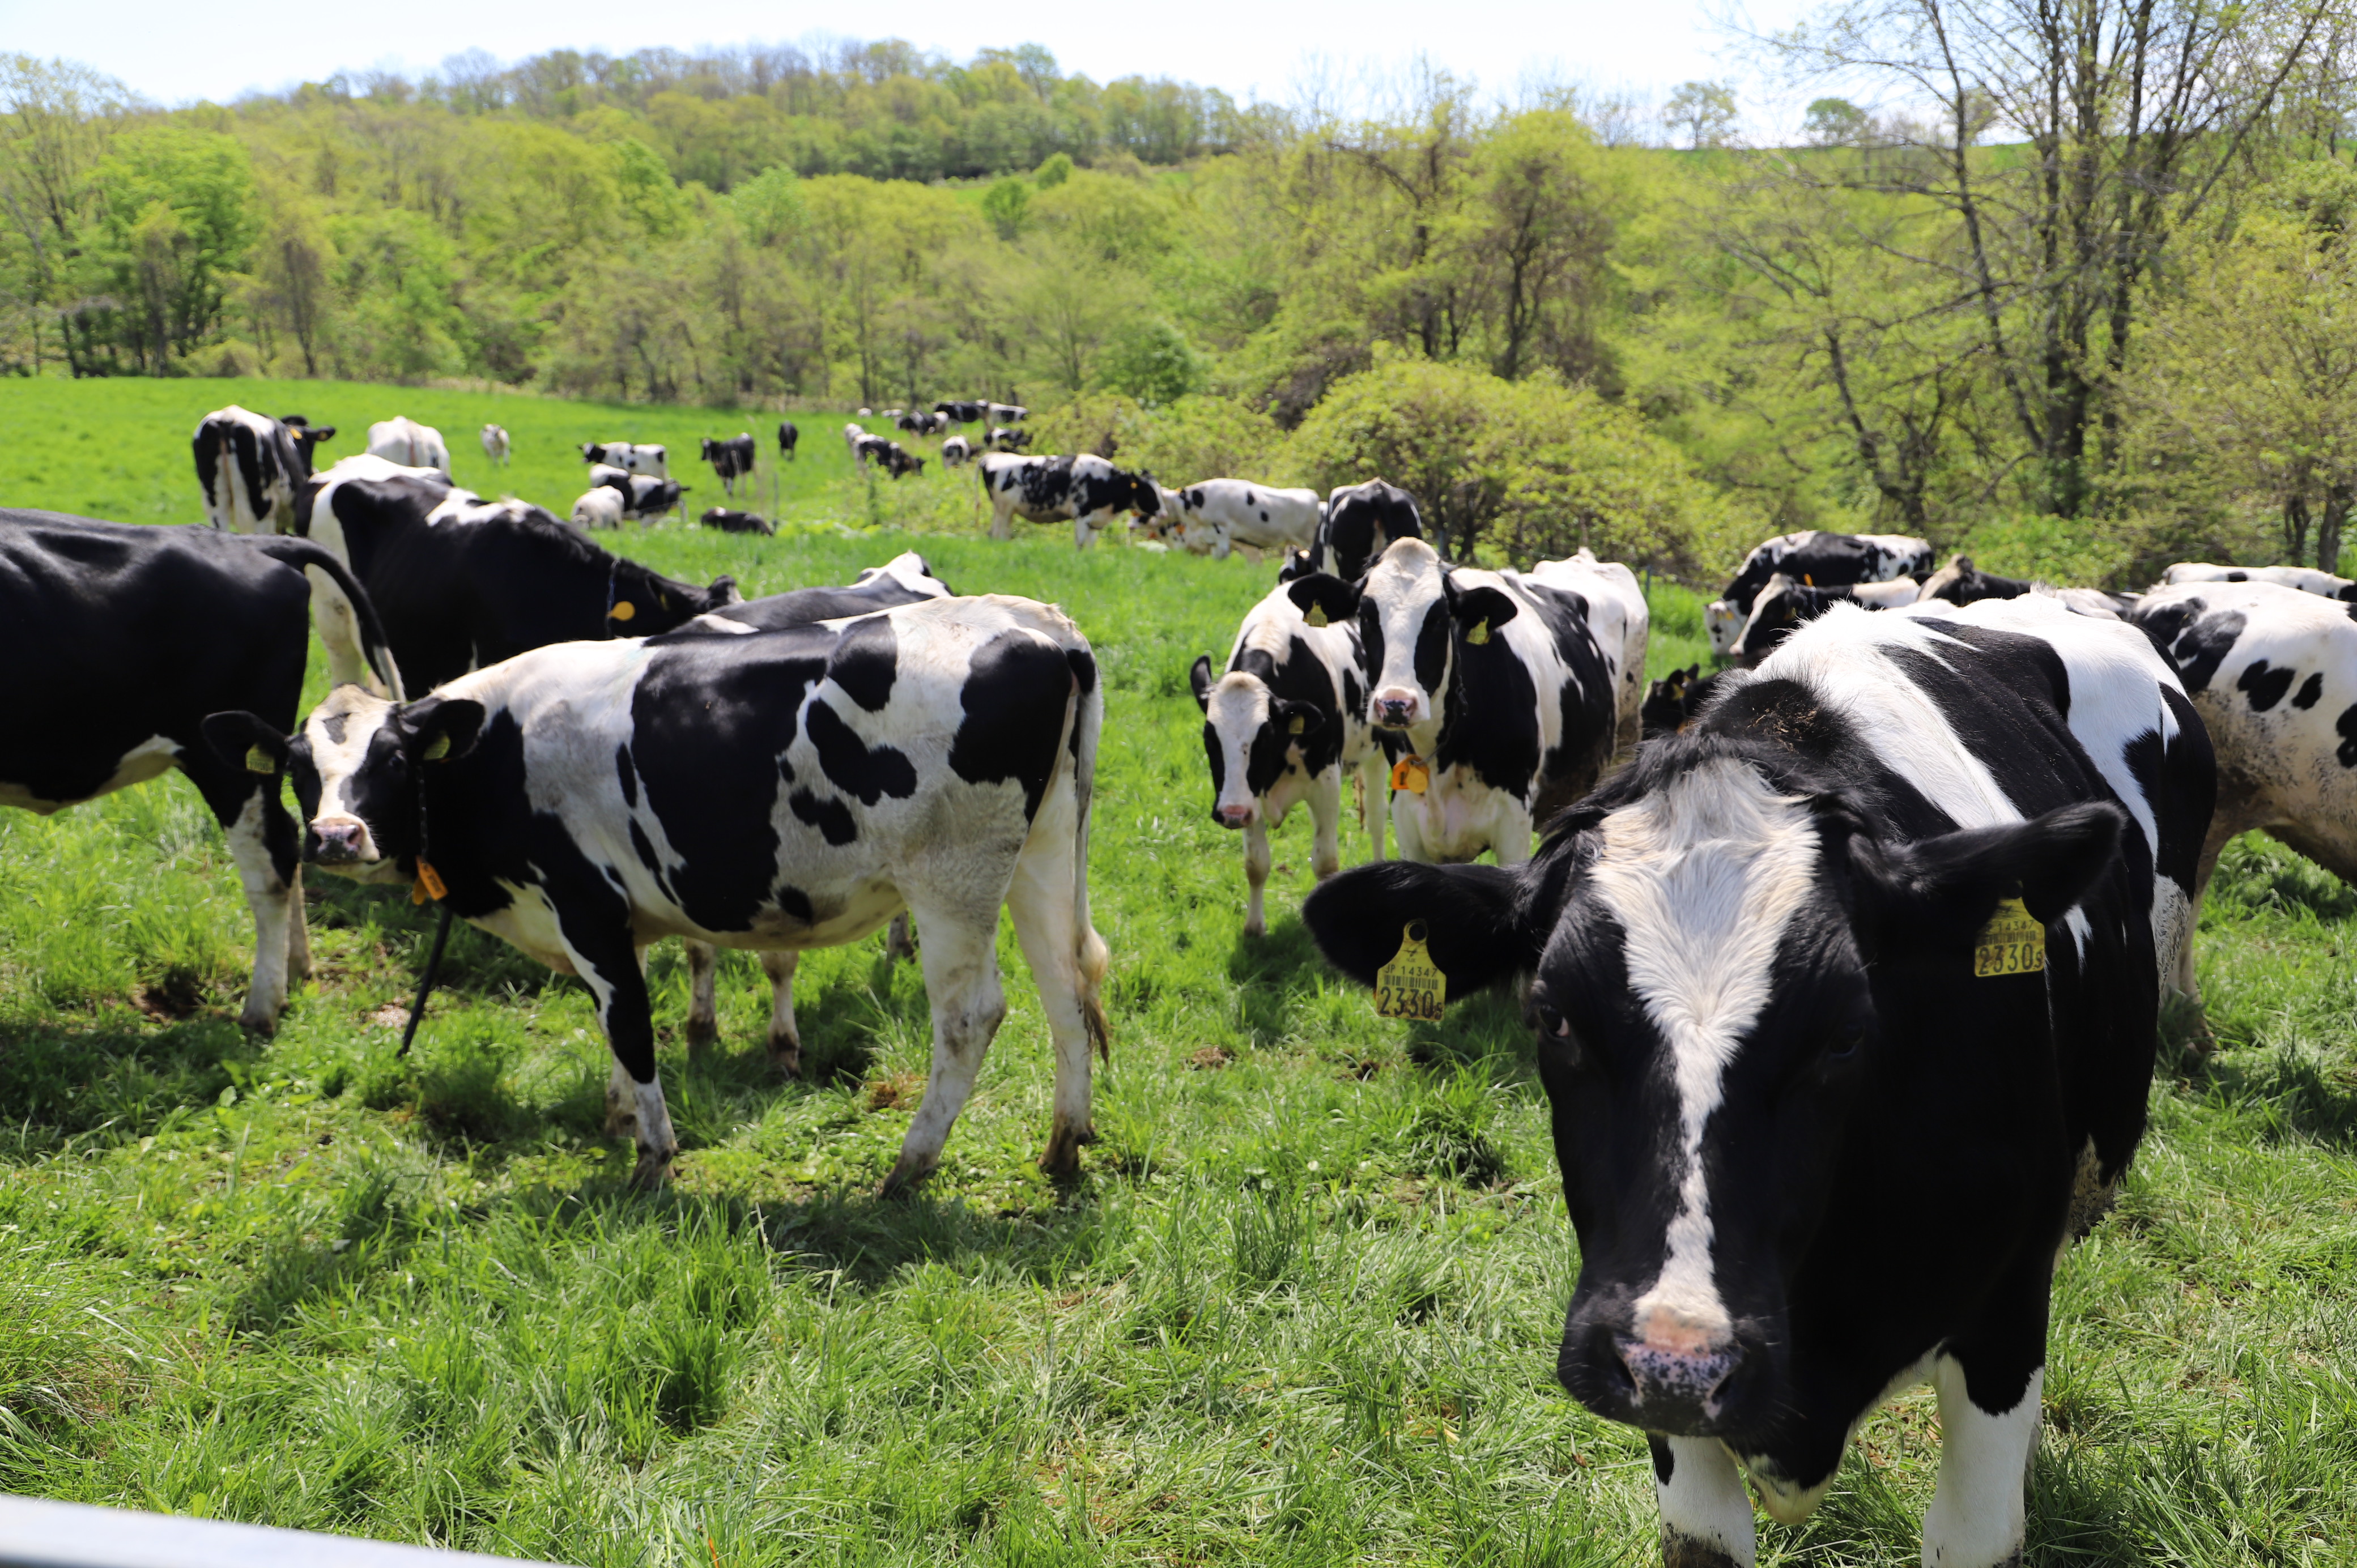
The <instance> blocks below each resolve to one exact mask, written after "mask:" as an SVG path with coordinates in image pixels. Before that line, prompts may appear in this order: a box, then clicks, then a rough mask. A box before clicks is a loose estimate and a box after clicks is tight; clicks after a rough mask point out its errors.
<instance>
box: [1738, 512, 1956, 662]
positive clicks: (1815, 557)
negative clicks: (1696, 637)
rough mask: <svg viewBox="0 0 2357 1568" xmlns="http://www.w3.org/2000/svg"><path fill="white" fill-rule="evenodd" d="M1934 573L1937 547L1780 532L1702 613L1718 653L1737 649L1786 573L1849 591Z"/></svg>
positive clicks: (1875, 537) (1883, 538) (1882, 538)
mask: <svg viewBox="0 0 2357 1568" xmlns="http://www.w3.org/2000/svg"><path fill="white" fill-rule="evenodd" d="M1931 570H1932V542H1931V541H1930V540H1927V539H1910V538H1908V537H1907V536H1906V535H1904V534H1898V533H1826V532H1820V531H1818V530H1816V529H1813V528H1811V529H1803V531H1802V532H1798V533H1780V534H1778V535H1777V536H1776V537H1775V538H1773V539H1770V540H1767V541H1765V542H1762V543H1760V544H1759V545H1756V546H1754V547H1753V549H1752V552H1751V553H1750V554H1749V555H1747V556H1745V557H1744V558H1743V564H1742V566H1741V567H1740V568H1738V570H1737V572H1736V574H1735V580H1734V581H1733V582H1730V583H1729V584H1727V592H1726V593H1724V594H1722V595H1721V596H1719V597H1718V599H1717V602H1716V603H1713V604H1710V605H1706V606H1705V607H1704V608H1703V617H1702V619H1703V628H1704V629H1705V630H1706V632H1708V633H1709V635H1710V650H1711V651H1712V652H1713V653H1726V652H1728V651H1730V650H1732V649H1733V648H1734V646H1735V639H1736V638H1737V637H1738V636H1739V635H1740V634H1741V633H1742V630H1743V623H1744V622H1745V621H1746V620H1748V619H1749V618H1750V615H1751V604H1752V601H1753V600H1754V599H1756V598H1757V597H1759V595H1760V589H1762V588H1764V587H1766V586H1767V585H1768V579H1769V578H1770V577H1772V576H1774V575H1776V574H1777V573H1779V572H1781V573H1782V574H1783V575H1786V576H1788V577H1791V578H1793V579H1795V580H1796V581H1798V582H1799V583H1801V584H1802V585H1803V586H1806V587H1813V588H1846V587H1847V586H1849V585H1851V584H1853V583H1888V582H1889V581H1891V580H1892V579H1894V578H1898V577H1915V576H1921V575H1923V574H1925V573H1928V572H1929V571H1931Z"/></svg>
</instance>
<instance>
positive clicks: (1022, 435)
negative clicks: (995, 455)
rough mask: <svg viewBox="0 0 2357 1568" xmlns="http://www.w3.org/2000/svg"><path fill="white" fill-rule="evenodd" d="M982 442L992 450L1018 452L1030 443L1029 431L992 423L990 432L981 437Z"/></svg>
mask: <svg viewBox="0 0 2357 1568" xmlns="http://www.w3.org/2000/svg"><path fill="white" fill-rule="evenodd" d="M982 444H983V445H984V446H986V447H988V448H989V449H990V450H991V451H993V452H1020V451H1022V450H1023V449H1024V448H1025V447H1027V446H1030V445H1031V433H1030V432H1029V431H1028V430H1013V429H1009V428H1008V427H1007V426H1006V425H1004V424H994V425H992V426H991V427H990V434H989V435H985V437H983V442H982Z"/></svg>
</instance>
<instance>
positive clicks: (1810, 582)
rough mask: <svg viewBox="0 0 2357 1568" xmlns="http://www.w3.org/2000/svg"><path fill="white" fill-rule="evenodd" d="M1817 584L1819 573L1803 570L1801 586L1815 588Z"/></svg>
mask: <svg viewBox="0 0 2357 1568" xmlns="http://www.w3.org/2000/svg"><path fill="white" fill-rule="evenodd" d="M1816 585H1817V575H1816V574H1815V573H1814V572H1803V573H1802V574H1801V586H1803V587H1804V588H1813V587H1815V586H1816Z"/></svg>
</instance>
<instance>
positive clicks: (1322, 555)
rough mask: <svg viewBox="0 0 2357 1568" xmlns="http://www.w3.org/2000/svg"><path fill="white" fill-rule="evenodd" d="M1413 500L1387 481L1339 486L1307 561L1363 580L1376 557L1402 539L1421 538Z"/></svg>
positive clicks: (1421, 526) (1329, 500)
mask: <svg viewBox="0 0 2357 1568" xmlns="http://www.w3.org/2000/svg"><path fill="white" fill-rule="evenodd" d="M1423 537H1424V519H1423V518H1422V517H1420V516H1419V515H1417V512H1416V510H1415V497H1414V496H1412V495H1409V494H1408V493H1407V492H1406V491H1405V490H1404V489H1400V488H1399V487H1398V486H1397V485H1394V484H1392V483H1390V482H1388V481H1387V480H1383V479H1369V480H1368V481H1367V482H1366V483H1364V484H1361V485H1338V486H1336V487H1335V489H1334V492H1333V493H1332V494H1331V495H1329V496H1328V497H1327V498H1326V516H1325V518H1324V519H1323V520H1322V521H1320V522H1319V523H1318V533H1317V536H1316V538H1315V540H1314V541H1313V542H1312V543H1311V544H1310V546H1309V562H1310V564H1311V566H1312V567H1314V568H1315V569H1316V570H1318V571H1320V572H1330V573H1331V574H1333V575H1335V576H1337V577H1340V578H1342V579H1343V580H1345V581H1349V580H1350V579H1351V578H1354V577H1359V576H1362V575H1365V573H1366V570H1367V568H1368V567H1369V566H1370V565H1372V564H1373V563H1374V560H1375V558H1376V557H1377V556H1379V555H1381V554H1382V553H1383V552H1384V551H1385V550H1387V549H1389V548H1390V547H1391V545H1392V543H1393V542H1394V541H1396V540H1401V539H1422V538H1423Z"/></svg>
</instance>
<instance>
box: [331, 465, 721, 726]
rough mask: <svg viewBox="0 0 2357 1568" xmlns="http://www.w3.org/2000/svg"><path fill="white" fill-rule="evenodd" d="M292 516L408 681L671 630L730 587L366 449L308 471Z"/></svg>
mask: <svg viewBox="0 0 2357 1568" xmlns="http://www.w3.org/2000/svg"><path fill="white" fill-rule="evenodd" d="M657 482H667V481H657ZM608 493H611V492H608ZM584 499H587V498H584ZM295 524H296V532H298V533H302V534H306V535H307V536H309V537H310V538H313V539H316V540H317V541H318V542H320V543H322V544H324V545H326V546H327V547H328V549H329V550H331V551H333V552H334V553H335V555H336V558H337V559H338V560H339V561H342V562H344V563H345V564H347V565H349V566H350V567H351V569H352V575H354V576H356V577H358V578H359V579H360V580H361V586H363V587H365V588H366V589H367V590H368V594H369V597H370V598H371V599H372V600H374V601H375V603H376V611H377V615H378V616H379V618H381V619H382V621H383V624H384V631H385V640H386V641H387V642H388V643H390V644H391V645H392V648H393V658H394V659H396V660H399V661H400V664H401V671H402V674H403V676H404V680H405V682H406V683H407V685H408V687H409V689H410V690H412V691H416V692H424V691H430V690H432V689H433V688H434V687H436V686H438V685H440V684H442V682H445V681H449V680H454V679H456V678H457V677H458V676H460V675H463V674H465V673H466V672H467V671H469V670H479V669H480V668H482V667H483V666H485V665H488V664H495V663H497V662H498V661H499V660H502V659H508V658H512V657H513V656H514V655H516V654H518V653H522V651H524V650H526V649H531V648H539V647H541V646H543V645H544V644H547V643H551V642H573V641H578V640H581V639H594V638H608V637H617V636H641V637H643V636H651V635H652V634H654V633H656V632H663V631H669V630H671V629H672V628H673V627H675V626H679V625H682V624H683V623H684V622H686V621H688V620H691V619H693V618H695V617H697V616H700V615H702V614H704V613H705V611H706V610H714V609H718V608H720V607H723V606H725V605H733V604H735V603H737V599H738V597H739V596H738V594H737V583H736V580H735V579H734V578H731V577H725V576H724V577H716V578H715V579H714V580H713V583H712V586H711V587H709V588H699V587H697V586H695V585H694V584H692V583H681V582H675V581H673V579H672V578H669V577H664V576H660V575H656V574H655V573H653V572H651V571H649V570H648V569H647V568H646V567H644V566H641V565H640V564H638V563H637V562H635V561H627V560H624V559H623V558H622V557H620V556H619V555H609V554H608V553H606V552H605V551H603V550H600V549H598V548H597V546H596V545H595V544H592V543H591V542H589V541H588V539H587V537H585V536H584V535H583V534H582V533H581V532H579V531H578V530H576V529H571V528H567V527H566V526H565V524H564V523H563V522H560V521H557V519H555V518H554V517H552V516H551V515H549V514H548V513H547V512H545V511H544V510H541V509H540V508H538V507H536V506H532V505H530V504H528V503H526V502H523V501H520V500H516V499H512V498H511V499H506V500H499V501H486V500H484V499H482V498H481V497H480V496H478V495H477V494H475V493H474V492H473V491H472V490H463V489H457V487H456V486H454V485H452V484H451V483H450V482H449V481H448V480H447V479H445V478H442V477H441V476H440V475H438V474H435V473H431V472H429V471H427V470H425V469H423V468H400V467H394V466H393V465H392V464H390V463H386V462H383V461H382V460H380V459H378V458H375V457H347V458H346V459H344V460H343V461H342V462H340V463H339V464H337V465H336V466H335V467H332V468H330V469H328V471H327V472H326V473H324V474H322V475H320V476H319V477H318V478H315V479H313V480H312V481H311V482H310V484H308V485H307V486H306V487H305V488H304V491H303V496H302V499H300V500H299V501H297V502H296V513H295Z"/></svg>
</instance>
